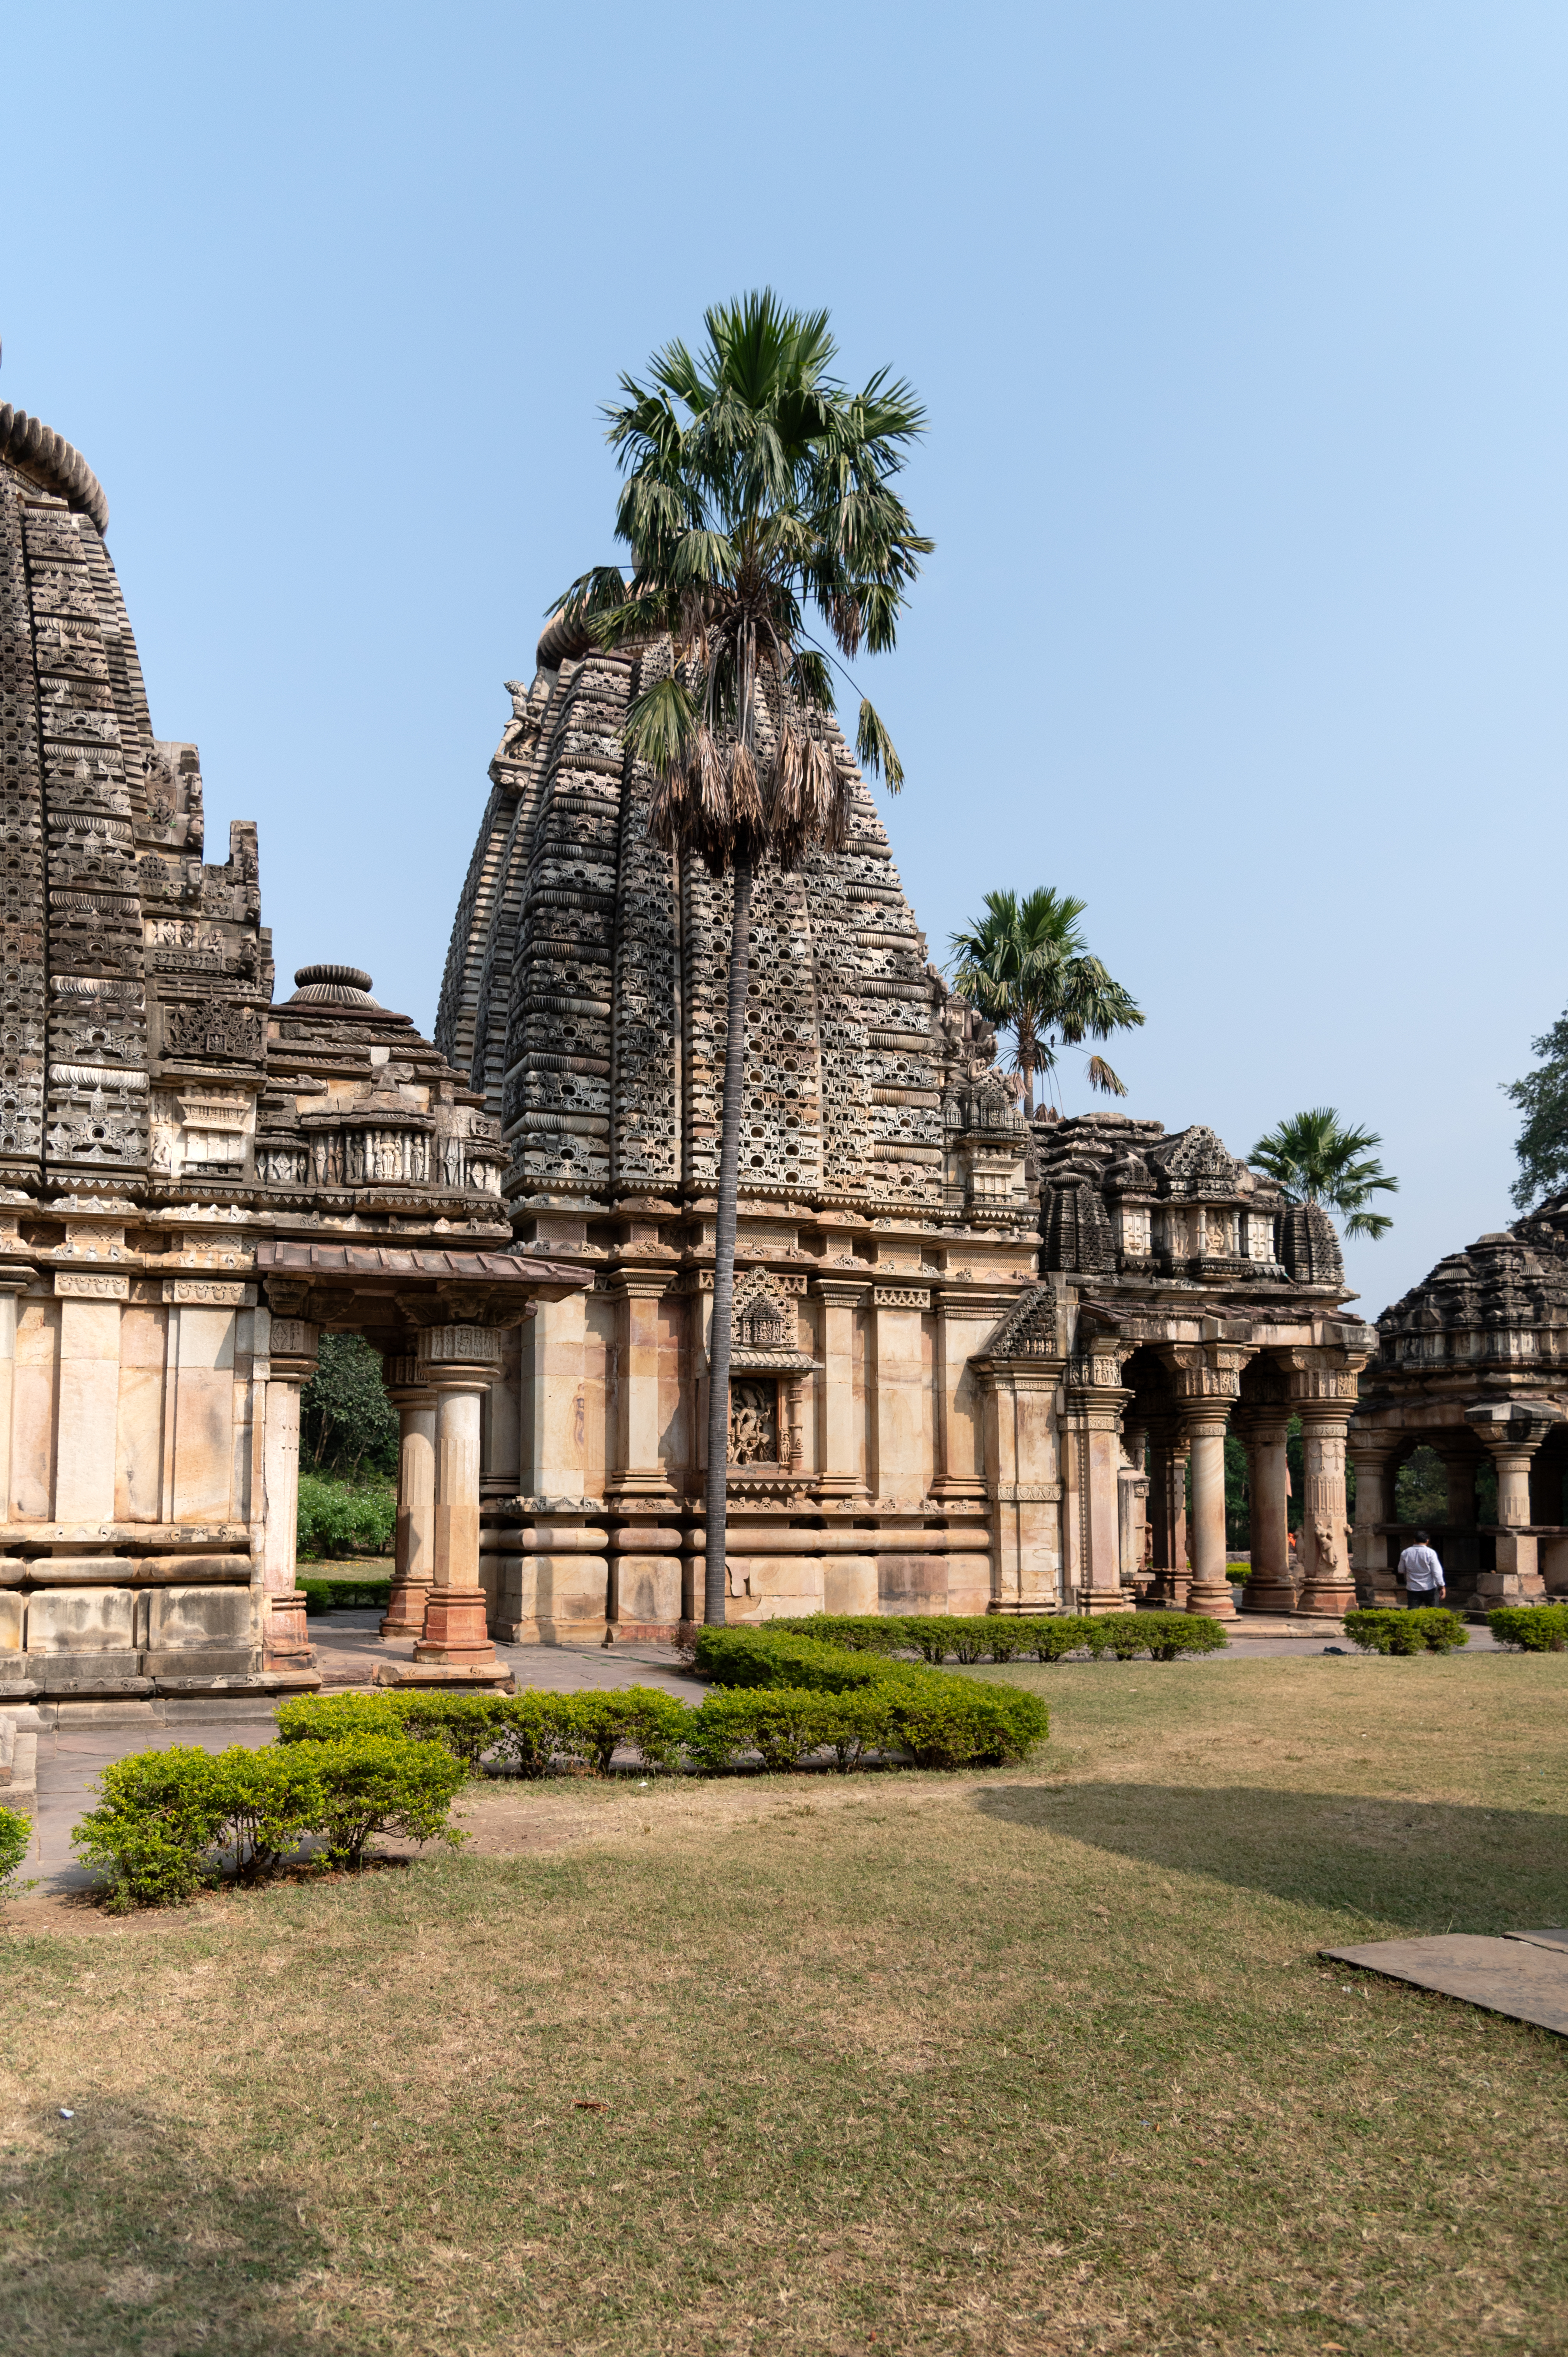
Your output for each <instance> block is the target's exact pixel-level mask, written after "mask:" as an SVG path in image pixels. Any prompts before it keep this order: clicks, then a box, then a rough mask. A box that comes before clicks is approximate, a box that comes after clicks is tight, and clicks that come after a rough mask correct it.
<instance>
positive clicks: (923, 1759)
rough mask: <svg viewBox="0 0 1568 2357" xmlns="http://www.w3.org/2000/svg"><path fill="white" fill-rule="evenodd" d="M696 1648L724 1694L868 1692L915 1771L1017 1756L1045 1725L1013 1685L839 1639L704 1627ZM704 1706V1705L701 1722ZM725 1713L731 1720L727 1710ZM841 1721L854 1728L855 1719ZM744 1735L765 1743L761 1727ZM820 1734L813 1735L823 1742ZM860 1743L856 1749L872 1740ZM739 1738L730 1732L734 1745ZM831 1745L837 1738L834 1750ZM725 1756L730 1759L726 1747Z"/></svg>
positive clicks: (882, 1730) (884, 1732) (767, 1627)
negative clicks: (848, 1645) (851, 1646)
mask: <svg viewBox="0 0 1568 2357" xmlns="http://www.w3.org/2000/svg"><path fill="white" fill-rule="evenodd" d="M917 1625H922V1624H917ZM693 1650H694V1652H695V1655H696V1661H697V1666H698V1668H699V1669H700V1670H701V1671H702V1673H703V1675H704V1676H706V1677H709V1678H712V1679H713V1681H714V1684H716V1685H719V1686H721V1687H725V1688H728V1689H731V1690H736V1689H739V1690H742V1691H746V1690H753V1689H756V1688H759V1687H761V1688H767V1687H773V1688H775V1689H791V1688H808V1689H811V1690H812V1691H814V1692H816V1693H818V1694H831V1695H855V1694H863V1693H865V1692H867V1691H872V1692H875V1694H876V1695H877V1696H878V1697H879V1698H880V1699H881V1700H882V1701H883V1702H884V1703H885V1705H886V1716H885V1717H878V1720H877V1726H878V1730H879V1735H878V1739H884V1738H885V1739H886V1741H887V1742H888V1743H890V1744H897V1745H898V1746H899V1747H900V1748H901V1749H906V1750H908V1751H909V1752H910V1753H911V1754H912V1755H913V1757H914V1759H915V1760H916V1762H917V1764H918V1765H919V1766H921V1767H958V1766H961V1765H963V1764H965V1763H973V1764H976V1765H979V1764H983V1763H986V1762H994V1761H1001V1760H1022V1759H1025V1758H1026V1757H1027V1755H1028V1753H1029V1751H1030V1750H1031V1749H1033V1747H1034V1746H1035V1745H1036V1743H1038V1742H1040V1741H1042V1740H1043V1739H1044V1738H1045V1736H1046V1734H1047V1731H1048V1720H1047V1713H1046V1708H1045V1706H1044V1704H1043V1703H1042V1702H1041V1701H1040V1700H1039V1698H1038V1697H1037V1696H1036V1695H1030V1694H1025V1693H1024V1692H1023V1691H1022V1690H1021V1689H1020V1688H1018V1687H1016V1686H996V1685H977V1684H972V1683H971V1681H970V1680H969V1679H967V1678H955V1677H950V1676H947V1675H945V1674H943V1673H942V1672H941V1671H940V1670H936V1669H931V1668H929V1667H925V1666H922V1665H919V1664H918V1663H911V1662H895V1661H889V1660H887V1659H886V1657H885V1656H882V1655H879V1654H875V1653H866V1652H861V1653H854V1652H847V1651H846V1650H845V1649H844V1648H843V1646H840V1645H829V1644H823V1643H821V1642H819V1641H815V1640H813V1639H812V1638H810V1637H800V1636H794V1635H789V1634H786V1633H782V1632H779V1631H776V1629H775V1628H774V1626H773V1624H772V1623H770V1622H768V1623H764V1624H763V1626H761V1627H760V1628H753V1629H703V1630H701V1631H699V1632H698V1635H697V1639H696V1642H695V1646H694V1648H693ZM708 1707H709V1705H708V1703H707V1702H704V1703H703V1706H702V1709H701V1710H700V1711H699V1712H698V1714H697V1717H698V1718H699V1719H701V1718H702V1717H703V1713H704V1712H705V1711H706V1710H707V1709H708ZM726 1707H727V1706H726ZM731 1718H733V1719H734V1720H735V1724H736V1725H738V1718H735V1715H734V1714H733V1713H732V1714H731ZM845 1723H846V1724H849V1725H853V1717H852V1719H851V1720H850V1721H849V1722H845ZM753 1724H754V1725H757V1724H758V1722H756V1721H754V1722H753ZM729 1731H731V1719H725V1722H724V1733H725V1738H726V1739H727V1735H728V1732H729ZM715 1739H717V1738H716V1737H715ZM751 1739H752V1741H753V1742H754V1743H755V1745H756V1747H757V1749H759V1750H760V1749H763V1744H762V1737H761V1735H760V1733H758V1734H756V1735H754V1736H753V1738H751ZM782 1739H783V1738H780V1740H782ZM791 1739H792V1738H791ZM827 1739H828V1738H825V1737H820V1738H819V1741H820V1742H822V1741H826V1740H827ZM842 1739H843V1741H844V1742H845V1743H846V1745H848V1744H851V1743H853V1742H854V1741H855V1740H856V1738H854V1735H853V1734H846V1736H845V1737H844V1738H842ZM858 1740H859V1748H860V1749H862V1750H863V1749H865V1745H866V1743H867V1742H868V1741H869V1740H870V1738H869V1737H868V1736H862V1737H860V1738H858ZM740 1741H741V1738H739V1737H738V1736H737V1737H736V1748H738V1746H739V1743H740ZM689 1748H690V1739H689ZM813 1748H815V1747H813ZM834 1749H835V1752H836V1750H837V1749H838V1743H837V1741H836V1740H835V1742H834ZM729 1756H730V1757H731V1758H733V1757H734V1756H735V1755H734V1751H733V1750H732V1751H731V1753H730V1755H729ZM766 1756H767V1755H766V1752H764V1757H765V1758H766ZM856 1756H857V1757H858V1756H859V1752H858V1751H857V1752H856Z"/></svg>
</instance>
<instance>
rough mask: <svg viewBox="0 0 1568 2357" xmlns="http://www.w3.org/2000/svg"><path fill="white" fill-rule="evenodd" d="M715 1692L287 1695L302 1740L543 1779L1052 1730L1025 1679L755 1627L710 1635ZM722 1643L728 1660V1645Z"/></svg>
mask: <svg viewBox="0 0 1568 2357" xmlns="http://www.w3.org/2000/svg"><path fill="white" fill-rule="evenodd" d="M703 1633H704V1635H711V1636H713V1637H715V1638H718V1639H720V1640H725V1639H728V1640H730V1641H731V1642H730V1643H729V1644H728V1646H727V1647H723V1648H721V1649H713V1659H714V1670H713V1672H712V1674H713V1675H714V1681H715V1691H714V1693H712V1694H710V1695H704V1697H703V1701H702V1702H701V1703H700V1704H699V1705H698V1706H696V1707H695V1708H693V1706H691V1705H690V1704H688V1703H683V1702H680V1701H678V1700H677V1699H676V1698H675V1697H674V1696H673V1695H666V1694H660V1693H659V1692H657V1691H656V1690H655V1689H653V1688H651V1687H649V1686H623V1687H619V1688H617V1689H612V1690H611V1691H609V1692H607V1693H603V1694H538V1693H532V1692H530V1693H524V1694H520V1695H422V1694H414V1693H403V1692H400V1691H398V1690H397V1689H396V1688H393V1689H392V1691H390V1692H388V1693H385V1694H375V1695H300V1696H299V1697H298V1698H297V1699H295V1700H294V1701H291V1702H285V1703H281V1704H280V1705H279V1706H278V1710H277V1722H278V1736H279V1739H280V1741H281V1742H282V1743H283V1744H285V1745H291V1746H300V1745H310V1744H315V1743H320V1742H334V1741H337V1740H339V1739H340V1738H343V1737H344V1736H345V1735H350V1734H351V1735H355V1736H361V1735H373V1734H381V1735H384V1736H389V1737H392V1738H402V1739H403V1740H404V1741H413V1742H425V1743H435V1744H438V1745H440V1746H441V1748H442V1749H444V1750H446V1751H447V1752H449V1753H450V1754H451V1755H452V1757H453V1758H454V1759H455V1760H457V1761H458V1762H459V1763H460V1764H461V1765H462V1766H463V1767H464V1768H465V1769H466V1770H467V1771H468V1772H469V1773H474V1772H477V1770H478V1766H479V1762H480V1761H481V1760H485V1759H487V1758H489V1759H491V1760H494V1761H495V1763H496V1764H497V1766H499V1767H502V1768H510V1769H511V1770H513V1771H514V1772H515V1773H517V1774H519V1775H521V1776H526V1777H530V1778H534V1777H543V1776H549V1775H554V1774H561V1773H571V1772H572V1771H574V1770H576V1771H578V1772H586V1773H588V1774H590V1775H595V1776H606V1775H608V1774H609V1772H610V1770H611V1767H612V1764H613V1760H614V1755H615V1753H616V1752H617V1750H618V1749H623V1748H624V1749H629V1750H632V1751H635V1752H636V1754H637V1755H638V1758H639V1760H640V1761H641V1762H642V1764H643V1766H644V1767H646V1768H650V1769H665V1768H677V1767H681V1766H685V1767H689V1768H693V1769H696V1770H699V1771H701V1772H703V1773H704V1774H708V1775H721V1774H723V1773H724V1772H725V1770H729V1769H733V1768H735V1767H736V1766H737V1765H738V1764H739V1763H740V1762H741V1760H743V1759H744V1758H745V1756H746V1755H747V1754H749V1753H756V1754H757V1756H758V1757H759V1758H760V1759H761V1760H762V1763H763V1765H764V1767H766V1768H768V1769H773V1770H779V1771H782V1770H789V1769H793V1768H799V1767H801V1766H803V1765H804V1764H805V1762H806V1761H807V1760H810V1759H812V1758H815V1757H817V1756H819V1755H822V1754H831V1755H832V1760H833V1763H834V1765H835V1766H836V1767H838V1768H839V1769H840V1770H843V1771H845V1772H847V1771H848V1770H850V1769H852V1768H854V1767H856V1766H858V1765H859V1763H860V1761H861V1760H863V1759H864V1758H865V1756H866V1754H867V1753H868V1752H887V1751H907V1752H908V1753H909V1754H910V1756H911V1757H912V1758H913V1759H914V1760H915V1761H916V1763H917V1765H918V1766H919V1767H922V1768H946V1767H961V1766H963V1765H965V1764H967V1763H974V1764H980V1763H985V1762H989V1763H999V1762H1002V1761H1005V1760H1021V1759H1023V1758H1024V1757H1025V1756H1026V1753H1027V1752H1028V1751H1029V1750H1030V1749H1032V1747H1033V1746H1034V1745H1035V1744H1036V1743H1037V1742H1039V1741H1040V1740H1041V1739H1042V1738H1044V1736H1045V1734H1046V1732H1047V1714H1046V1710H1045V1706H1044V1705H1043V1704H1042V1703H1041V1702H1040V1701H1039V1700H1038V1698H1037V1697H1036V1695H1026V1694H1023V1693H1021V1692H1020V1691H1019V1690H1018V1689H1017V1688H1016V1687H1015V1686H995V1685H972V1684H970V1682H969V1681H968V1680H967V1679H964V1678H954V1677H946V1676H943V1675H942V1674H941V1673H940V1672H939V1671H935V1670H929V1669H924V1668H922V1667H920V1666H919V1664H918V1663H913V1662H888V1661H885V1660H882V1659H879V1658H877V1657H875V1656H872V1655H867V1654H865V1653H859V1654H857V1653H852V1652H845V1651H843V1649H842V1648H838V1647H834V1646H829V1645H822V1644H817V1643H814V1642H812V1641H810V1640H808V1639H801V1638H795V1639H785V1640H782V1641H779V1640H773V1639H770V1638H768V1637H766V1636H763V1635H762V1634H761V1632H759V1631H754V1630H717V1631H704V1632H703ZM721 1651H722V1660H721V1658H720V1652H721Z"/></svg>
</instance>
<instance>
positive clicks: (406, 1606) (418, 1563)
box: [381, 1358, 435, 1637]
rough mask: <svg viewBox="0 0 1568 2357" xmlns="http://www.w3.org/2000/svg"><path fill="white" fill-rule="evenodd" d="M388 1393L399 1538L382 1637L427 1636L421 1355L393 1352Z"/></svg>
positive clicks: (428, 1500)
mask: <svg viewBox="0 0 1568 2357" xmlns="http://www.w3.org/2000/svg"><path fill="white" fill-rule="evenodd" d="M386 1386H387V1397H388V1398H389V1399H390V1400H391V1402H392V1405H393V1407H395V1408H396V1410H397V1421H398V1451H397V1538H396V1541H395V1542H394V1544H395V1548H396V1553H395V1554H394V1555H393V1558H392V1593H391V1595H390V1596H389V1597H388V1598H387V1609H386V1617H385V1619H384V1620H382V1622H381V1635H382V1636H383V1637H423V1636H424V1611H425V1607H426V1605H427V1604H428V1602H429V1600H430V1591H431V1589H432V1587H434V1586H435V1392H434V1391H433V1390H432V1389H431V1388H430V1387H429V1385H428V1383H425V1382H424V1381H423V1380H422V1370H421V1367H420V1363H419V1361H418V1359H417V1358H395V1359H391V1358H389V1359H388V1360H387V1361H386Z"/></svg>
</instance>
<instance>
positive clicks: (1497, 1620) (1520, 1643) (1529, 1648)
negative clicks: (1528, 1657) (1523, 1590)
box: [1487, 1604, 1568, 1653]
mask: <svg viewBox="0 0 1568 2357" xmlns="http://www.w3.org/2000/svg"><path fill="white" fill-rule="evenodd" d="M1487 1627H1488V1628H1489V1629H1490V1631H1491V1632H1492V1634H1493V1636H1494V1637H1495V1638H1496V1639H1497V1641H1498V1644H1499V1645H1512V1646H1514V1647H1516V1648H1518V1649H1519V1650H1520V1651H1522V1652H1527V1653H1561V1652H1568V1604H1499V1605H1498V1608H1497V1609H1496V1611H1494V1612H1488V1613H1487Z"/></svg>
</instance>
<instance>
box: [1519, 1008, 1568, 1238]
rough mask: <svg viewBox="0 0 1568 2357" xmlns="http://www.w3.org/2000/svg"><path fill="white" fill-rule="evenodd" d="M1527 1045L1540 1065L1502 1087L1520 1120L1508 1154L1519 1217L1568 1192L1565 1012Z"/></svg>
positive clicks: (1567, 1026) (1567, 1038) (1567, 1023)
mask: <svg viewBox="0 0 1568 2357" xmlns="http://www.w3.org/2000/svg"><path fill="white" fill-rule="evenodd" d="M1530 1047H1531V1048H1532V1049H1533V1050H1534V1052H1535V1053H1536V1055H1538V1056H1539V1057H1540V1058H1541V1062H1540V1063H1539V1064H1537V1065H1536V1067H1535V1069H1534V1071H1530V1072H1527V1073H1526V1074H1525V1076H1524V1078H1523V1080H1522V1081H1507V1082H1504V1083H1503V1094H1504V1095H1505V1096H1506V1097H1508V1098H1509V1101H1510V1102H1511V1103H1514V1104H1516V1105H1517V1106H1518V1107H1519V1110H1520V1113H1521V1114H1523V1115H1524V1126H1523V1128H1522V1129H1521V1130H1520V1134H1519V1135H1518V1136H1517V1137H1516V1138H1515V1140H1514V1148H1513V1150H1514V1152H1515V1153H1516V1154H1517V1155H1518V1157H1519V1177H1518V1178H1517V1179H1515V1181H1514V1185H1513V1190H1512V1191H1513V1200H1514V1201H1515V1203H1516V1204H1517V1205H1518V1206H1519V1208H1520V1211H1529V1210H1530V1206H1531V1204H1532V1203H1539V1202H1541V1200H1543V1198H1544V1197H1546V1196H1548V1195H1555V1194H1556V1193H1557V1192H1558V1190H1559V1189H1560V1188H1563V1187H1568V1011H1565V1012H1564V1013H1563V1014H1562V1015H1560V1016H1559V1017H1558V1018H1557V1020H1556V1022H1555V1023H1554V1024H1553V1025H1552V1028H1551V1030H1550V1031H1543V1032H1542V1033H1541V1037H1540V1039H1532V1040H1531V1041H1530Z"/></svg>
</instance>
